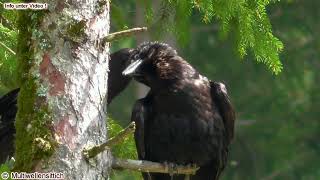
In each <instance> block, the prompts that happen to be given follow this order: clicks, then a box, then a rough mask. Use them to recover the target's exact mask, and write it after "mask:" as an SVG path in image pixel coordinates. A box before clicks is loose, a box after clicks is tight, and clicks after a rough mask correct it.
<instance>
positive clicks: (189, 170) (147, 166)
mask: <svg viewBox="0 0 320 180" xmlns="http://www.w3.org/2000/svg"><path fill="white" fill-rule="evenodd" d="M112 168H114V169H130V170H134V171H140V172H149V173H166V174H171V173H173V174H186V175H193V174H195V173H196V171H197V170H198V169H199V167H196V166H181V165H176V166H175V167H174V168H173V169H170V168H169V167H168V165H167V164H162V163H156V162H151V161H144V160H132V159H118V158H116V157H113V159H112Z"/></svg>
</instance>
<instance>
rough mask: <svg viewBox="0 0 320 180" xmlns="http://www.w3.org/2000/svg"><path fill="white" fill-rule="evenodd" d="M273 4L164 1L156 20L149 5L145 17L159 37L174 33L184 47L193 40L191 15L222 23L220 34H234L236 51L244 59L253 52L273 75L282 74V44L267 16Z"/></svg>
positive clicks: (233, 0)
mask: <svg viewBox="0 0 320 180" xmlns="http://www.w3.org/2000/svg"><path fill="white" fill-rule="evenodd" d="M271 2H273V1H270V0H191V1H190V0H163V1H162V3H161V7H160V10H159V12H158V13H159V15H157V16H154V15H153V14H152V13H153V12H152V10H150V8H151V6H150V5H146V6H145V8H146V9H147V10H146V13H147V14H146V17H147V19H149V20H148V22H150V17H155V18H154V21H153V23H151V29H153V30H155V31H156V33H155V34H157V35H159V34H161V32H162V33H163V32H167V31H171V32H173V33H174V34H175V35H176V37H177V38H178V41H179V42H180V43H181V44H185V43H186V42H188V40H189V38H190V29H191V28H190V25H191V15H192V12H193V11H194V10H196V11H198V12H200V13H201V15H202V21H203V22H205V23H210V22H211V21H212V20H217V21H218V22H219V25H220V26H219V27H220V33H221V34H222V35H223V36H226V35H228V34H229V33H230V29H232V33H234V35H235V37H236V39H237V42H236V46H237V51H238V53H239V55H240V57H241V58H243V57H244V56H245V55H247V52H248V51H249V50H250V51H252V53H253V55H254V56H255V59H256V60H257V61H258V62H262V63H264V64H266V65H267V66H268V68H269V69H270V70H271V71H272V72H273V73H274V74H278V73H279V72H281V70H282V64H281V62H280V59H279V53H280V52H281V51H282V49H283V44H282V42H281V41H280V40H279V39H278V38H277V37H275V36H274V35H273V33H272V29H271V24H270V21H269V18H268V15H267V12H266V6H267V5H269V4H270V3H271Z"/></svg>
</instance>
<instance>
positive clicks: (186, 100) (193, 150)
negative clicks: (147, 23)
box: [123, 42, 235, 180]
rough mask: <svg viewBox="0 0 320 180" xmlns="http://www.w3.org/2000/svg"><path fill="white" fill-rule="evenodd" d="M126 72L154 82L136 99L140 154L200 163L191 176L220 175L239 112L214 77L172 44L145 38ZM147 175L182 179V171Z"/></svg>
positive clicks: (208, 179)
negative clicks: (185, 56) (207, 76)
mask: <svg viewBox="0 0 320 180" xmlns="http://www.w3.org/2000/svg"><path fill="white" fill-rule="evenodd" d="M123 75H125V76H129V77H133V78H134V79H135V80H136V81H138V82H141V83H143V84H145V85H147V86H149V87H150V91H149V93H148V94H147V96H146V97H145V98H142V99H140V100H138V101H137V102H136V104H135V105H134V107H133V112H132V116H131V120H132V121H135V122H136V126H137V127H136V131H135V142H136V146H137V151H138V156H139V159H142V160H149V161H154V162H160V163H174V164H179V165H191V164H196V165H197V166H199V167H200V169H199V170H198V171H197V173H196V174H195V175H192V176H191V177H190V178H191V179H192V180H217V179H219V176H220V174H221V172H222V170H223V169H224V167H225V166H226V162H227V156H228V151H229V146H230V142H231V140H232V138H233V135H234V122H235V112H234V109H233V107H232V105H231V103H230V100H229V97H228V94H227V91H226V88H225V86H224V85H223V84H222V83H218V82H212V81H210V80H208V79H207V78H206V77H204V76H202V75H201V74H199V72H198V71H197V70H196V69H195V68H193V67H192V66H191V65H190V64H189V63H187V62H186V61H185V60H184V59H183V58H182V57H180V56H179V55H178V54H177V52H176V51H175V50H174V49H173V48H171V47H170V46H169V45H167V44H164V43H158V42H147V43H143V44H141V45H140V46H138V47H137V48H136V49H135V50H134V51H133V53H132V56H131V64H130V65H129V66H128V67H127V68H126V69H125V70H124V71H123ZM143 176H144V179H145V180H147V179H151V180H171V179H174V180H180V179H181V180H182V179H184V178H185V177H184V176H183V175H174V176H171V175H168V174H160V173H150V174H143Z"/></svg>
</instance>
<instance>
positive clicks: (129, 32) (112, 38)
mask: <svg viewBox="0 0 320 180" xmlns="http://www.w3.org/2000/svg"><path fill="white" fill-rule="evenodd" d="M145 31H147V27H137V28H132V29H127V30H123V31H118V32H114V33H111V34H109V35H107V36H106V37H105V38H103V44H105V43H106V42H111V41H115V40H118V39H120V38H123V37H128V36H132V35H134V34H137V33H140V32H145Z"/></svg>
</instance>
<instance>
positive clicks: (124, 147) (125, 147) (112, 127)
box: [108, 117, 140, 180]
mask: <svg viewBox="0 0 320 180" xmlns="http://www.w3.org/2000/svg"><path fill="white" fill-rule="evenodd" d="M121 130H123V128H122V127H121V126H120V125H119V124H118V123H117V122H116V121H115V120H113V119H112V118H110V117H109V118H108V137H113V136H115V135H117V134H118V132H120V131H121ZM111 152H112V155H113V156H116V157H118V158H122V159H137V151H136V146H135V143H134V139H133V134H131V135H130V136H129V137H128V138H126V139H124V141H122V142H121V144H117V145H115V146H113V147H112V148H111ZM132 177H135V178H136V179H138V178H139V177H140V173H138V172H133V171H129V170H120V171H117V170H113V172H112V179H117V180H120V179H123V180H125V179H132Z"/></svg>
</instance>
